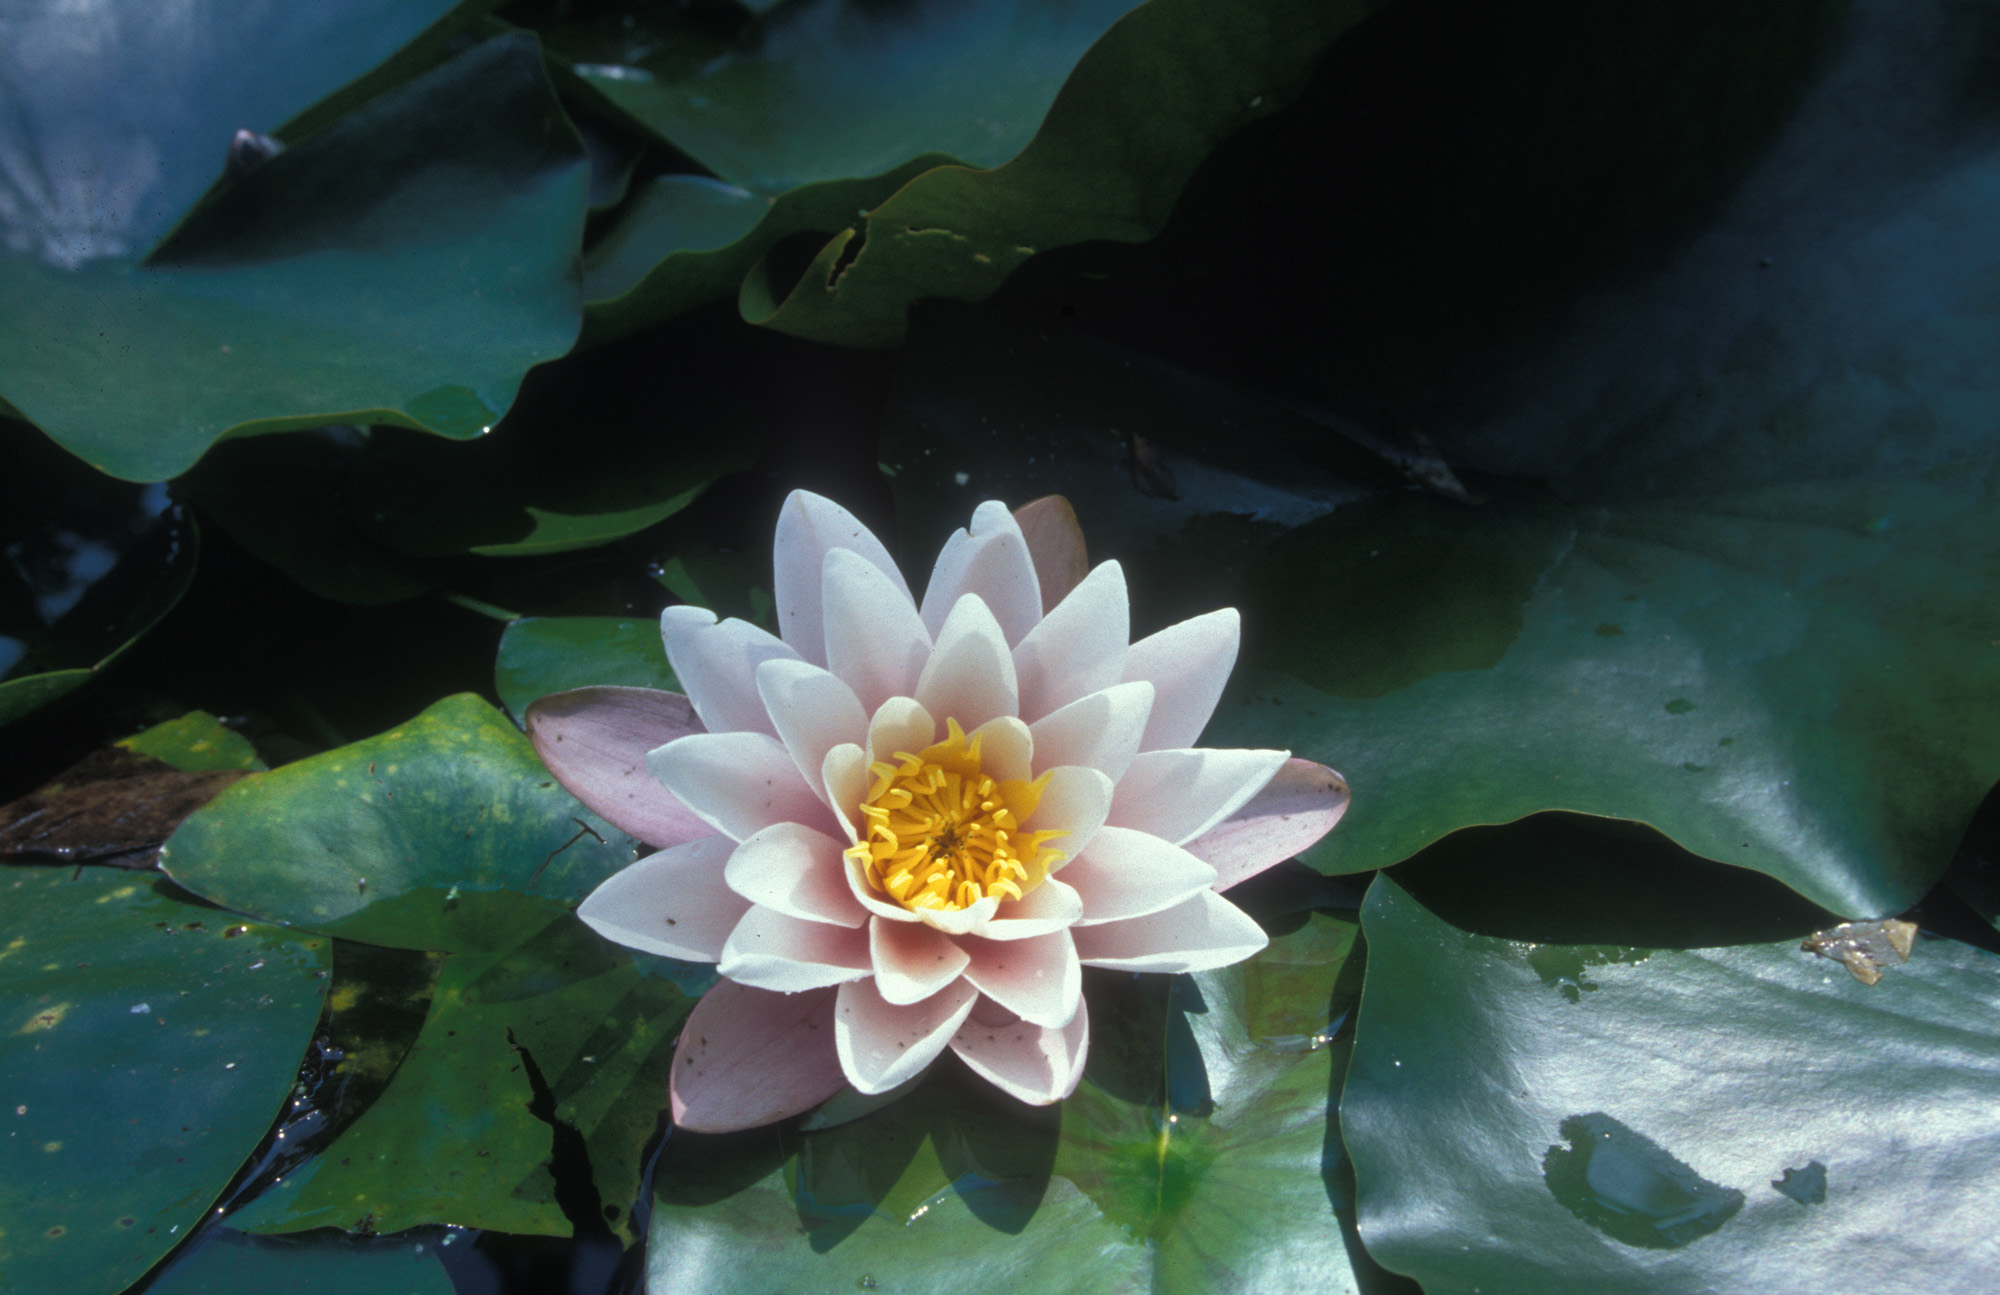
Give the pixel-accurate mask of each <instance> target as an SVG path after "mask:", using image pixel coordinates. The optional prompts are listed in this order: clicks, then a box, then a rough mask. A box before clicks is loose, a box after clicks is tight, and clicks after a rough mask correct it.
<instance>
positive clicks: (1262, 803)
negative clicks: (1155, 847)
mask: <svg viewBox="0 0 2000 1295" xmlns="http://www.w3.org/2000/svg"><path fill="white" fill-rule="evenodd" d="M1347 803H1348V791H1347V779H1345V778H1343V777H1341V776H1340V775H1339V774H1337V773H1335V772H1334V771H1333V770H1331V769H1329V768H1327V767H1326V766H1325V765H1323V764H1314V763H1313V762H1312V761H1311V760H1300V759H1297V758H1294V759H1290V760H1287V761H1285V763H1284V766H1283V767H1282V768H1280V769H1279V770H1278V772H1277V775H1276V776H1275V777H1273V778H1272V779H1271V781H1270V782H1268V783H1266V784H1265V785H1264V790H1262V791H1260V792H1258V793H1257V794H1256V795H1255V796H1252V797H1251V798H1250V799H1249V800H1248V801H1247V802H1245V804H1244V806H1243V808H1241V809H1239V810H1237V811H1236V812H1235V813H1234V814H1231V815H1230V816H1229V817H1228V818H1226V819H1224V820H1222V822H1220V823H1217V824H1216V825H1215V826H1214V827H1211V828H1210V829H1208V831H1206V832H1203V833H1202V834H1201V835H1200V836H1198V837H1196V838H1195V839H1194V840H1192V841H1189V842H1188V843H1187V852H1188V853H1189V854H1191V855H1193V856H1194V857H1195V858H1197V859H1200V860H1202V861H1204V862H1206V863H1209V864H1212V865H1213V866H1214V868H1215V873H1216V877H1215V888H1216V889H1217V890H1228V889H1229V888H1230V887H1231V886H1234V885H1235V884H1236V883H1238V882H1240V881H1247V880H1248V879H1250V878H1251V877H1254V876H1256V875H1257V874H1258V873H1260V872H1262V871H1264V869H1266V868H1268V867H1270V866H1271V865H1272V864H1275V863H1282V862H1283V861H1284V860H1286V859H1289V858H1291V857H1292V856H1293V855H1295V854H1299V853H1302V852H1303V851H1305V850H1307V849H1308V848H1310V847H1311V846H1312V845H1314V844H1315V843H1316V842H1317V841H1318V840H1319V839H1320V838H1321V837H1323V836H1325V835H1326V834H1327V833H1328V832H1330V831H1332V830H1333V825H1334V824H1335V823H1338V822H1339V821H1340V816H1341V815H1342V814H1345V813H1346V812H1347Z"/></svg>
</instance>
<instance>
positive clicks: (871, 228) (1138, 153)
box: [744, 0, 1365, 347]
mask: <svg viewBox="0 0 2000 1295" xmlns="http://www.w3.org/2000/svg"><path fill="white" fill-rule="evenodd" d="M1364 13H1365V7H1364V6H1363V5H1362V4H1361V3H1359V2H1358V0H1354V2H1351V3H1349V2H1344V3H1337V4H1330V5H1329V4H1323V3H1315V2H1313V0H1255V2H1254V3H1237V4H1230V5H1212V4H1204V3H1201V2H1200V0H1150V3H1147V4H1144V5H1141V6H1140V7H1139V8H1138V9H1135V10H1134V11H1133V12H1132V13H1130V14H1128V15H1127V16H1126V17H1125V18H1123V19H1122V20H1120V21H1119V22H1118V23H1117V24H1116V25H1114V26H1113V27H1112V28H1111V30H1110V31H1109V32H1107V33H1106V34H1105V36H1104V39H1102V40H1101V41H1099V42H1098V43H1097V44H1096V45H1095V46H1093V47H1092V48H1091V50H1090V52H1089V53H1088V54H1086V55H1085V56H1084V57H1083V58H1082V60H1081V61H1079V62H1078V63H1077V65H1076V69H1075V71H1074V73H1073V74H1072V75H1071V76H1070V79H1069V81H1068V82H1067V83H1066V84H1065V85H1064V87H1063V91H1062V94H1061V96H1060V97H1059V98H1057V100H1056V101H1055V104H1054V105H1053V106H1052V107H1051V108H1050V109H1049V113H1048V118H1047V120H1046V121H1045V122H1044V123H1043V125H1042V127H1041V129H1040V130H1039V131H1038V132H1037V133H1036V135H1035V138H1034V140H1033V142H1032V143H1030V144H1029V145H1028V147H1027V148H1026V149H1024V150H1023V151H1022V152H1021V154H1020V156H1018V157H1016V158H1014V160H1013V161H1011V162H1008V163H1007V164H1006V165H1005V166H1001V167H999V168H998V169H996V170H992V171H975V170H969V169H966V168H963V167H939V168H937V169H936V170H933V171H930V172H928V173H927V174H925V175H924V176H922V177H920V178H919V179H917V180H915V181H913V182H912V183H910V184H909V185H907V186H906V187H904V188H903V189H902V190H901V191H899V192H898V193H897V194H896V195H895V196H894V197H892V198H890V199H889V200H888V201H887V202H885V203H883V204H881V205H880V206H879V207H876V208H875V209H874V210H872V211H870V212H868V213H867V214H866V216H865V217H864V219H863V220H862V221H861V222H860V223H858V224H850V225H849V227H848V228H847V229H846V231H845V232H843V233H841V234H839V235H837V236H836V237H835V238H834V239H833V241H832V242H830V243H828V244H827V245H826V247H825V249H824V250H823V251H821V252H820V254H819V256H818V258H817V259H816V260H815V261H814V262H813V264H812V266H811V267H810V268H808V269H807V271H806V273H805V277H804V278H803V279H802V280H800V282H799V285H798V287H796V288H794V289H791V291H790V295H788V296H785V297H783V298H782V300H781V301H778V302H774V303H773V308H772V309H768V310H766V309H761V308H758V307H759V303H756V302H754V301H753V300H752V299H751V298H750V297H749V296H748V294H747V293H746V297H745V301H744V306H745V314H746V316H748V317H751V318H753V319H755V320H756V321H757V322H759V323H763V324H767V325H769V326H770V327H773V328H776V329H778V330H779V331H781V332H786V333H792V334H794V335H796V336H799V337H806V338H811V339H814V340H816V341H825V342H838V343H840V344H842V345H847V346H877V347H887V346H895V345H897V344H898V343H900V342H901V340H902V338H903V333H904V327H905V322H906V321H905V314H906V312H907V310H908V307H909V305H910V303H911V302H913V301H915V300H917V299H918V298H921V297H949V298H954V299H957V300H961V301H978V300H982V299H984V298H985V297H987V296H989V295H990V294H991V293H992V292H993V291H994V290H995V289H996V288H998V287H999V286H1000V284H1001V282H1002V280H1004V279H1005V278H1006V277H1007V275H1008V274H1009V273H1010V272H1011V271H1013V270H1014V269H1015V267H1017V266H1019V265H1020V264H1021V263H1022V262H1023V261H1025V260H1027V259H1028V258H1029V257H1031V256H1033V255H1035V254H1036V253H1037V252H1041V251H1047V250H1049V249H1050V248H1056V247H1064V246H1067V245H1070V244H1073V243H1082V242H1087V241H1092V240H1103V239H1108V240H1115V241H1120V242H1142V241H1144V240H1146V239H1148V238H1151V237H1152V236H1153V235H1154V234H1155V233H1157V232H1158V231H1159V229H1160V227H1161V226H1162V225H1163V224H1164V223H1165V221H1166V218H1167V214H1168V212H1169V210H1170V209H1171V208H1172V206H1173V203H1174V199H1175V198H1176V197H1177V196H1178V195H1179V193H1180V190H1181V186H1182V185H1183V184H1184V183H1186V181H1187V178H1188V176H1189V175H1190V174H1191V173H1192V172H1193V171H1194V169H1195V167H1196V165H1197V164H1198V163H1200V161H1201V160H1202V158H1203V157H1205V156H1206V155H1207V154H1208V152H1209V151H1210V150H1211V149H1213V148H1214V147H1215V145H1216V143H1217V142H1218V141H1219V140H1221V139H1222V138H1223V137H1224V136H1226V135H1228V134H1229V133H1230V132H1231V131H1233V130H1235V129H1236V128H1238V127H1239V126H1242V125H1244V124H1245V123H1247V122H1249V121H1252V120H1254V119H1256V118H1258V117H1261V116H1264V115H1266V114H1268V113H1270V112H1271V111H1273V110H1275V109H1276V108H1278V107H1279V106H1280V105H1281V104H1283V103H1284V102H1285V101H1286V100H1288V99H1289V98H1290V97H1291V96H1292V95H1293V94H1295V93H1296V92H1297V91H1298V88H1299V86H1300V85H1301V84H1302V83H1303V82H1304V79H1305V74H1306V72H1307V70H1308V69H1309V68H1310V67H1311V65H1312V62H1313V60H1314V58H1315V57H1316V56H1317V55H1318V54H1319V53H1320V52H1321V51H1322V50H1323V49H1325V48H1326V45H1327V43H1328V42H1330V41H1331V40H1332V39H1333V38H1334V37H1335V36H1337V35H1338V34H1339V33H1340V32H1341V31H1342V30H1344V29H1345V28H1347V27H1349V26H1351V25H1352V24H1353V23H1355V22H1356V21H1358V20H1359V19H1360V18H1361V17H1362V16H1363V15H1364Z"/></svg>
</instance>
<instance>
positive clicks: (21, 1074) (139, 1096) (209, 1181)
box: [0, 867, 326, 1295]
mask: <svg viewBox="0 0 2000 1295" xmlns="http://www.w3.org/2000/svg"><path fill="white" fill-rule="evenodd" d="M0 892H4V895H5V902H4V903H0V960H4V963H0V1083H4V1087H5V1089H6V1093H7V1097H6V1101H7V1109H6V1112H5V1115H4V1118H5V1119H6V1120H7V1131H8V1136H7V1137H6V1138H5V1139H0V1214H4V1216H5V1217H6V1220H7V1223H6V1236H5V1237H4V1238H0V1282H4V1284H5V1285H6V1287H7V1288H8V1289H9V1290H21V1291H63V1292H74V1293H75V1295H93V1293H95V1292H103V1293H104V1295H114V1293H115V1292H117V1291H121V1290H123V1289H124V1288H125V1287H126V1286H127V1285H129V1284H131V1283H132V1282H133V1281H135V1280H136V1279H137V1278H138V1277H139V1276H140V1275H141V1274H143V1273H144V1272H145V1271H146V1270H147V1269H148V1268H150V1267H151V1266H152V1265H153V1263H154V1262H156V1261H157V1260H158V1259H159V1258H160V1256H162V1255H163V1254H165V1253H166V1252H167V1251H168V1250H169V1249H171V1248H172V1247H173V1246H174V1245H175V1244H176V1243H177V1242H178V1241H179V1240H180V1238H181V1237H183V1236H185V1235H186V1233H187V1231H188V1229H189V1228H190V1227H192V1226H193V1225H194V1224H195V1223H197V1222H198V1221H199V1220H200V1219H201V1217H202V1215H203V1214H204V1213H206V1212H207V1210H208V1207H209V1205H210V1204H211V1203H212V1202H213V1201H214V1199H215V1198H216V1196H217V1194H218V1193H220V1192H221V1191H222V1189H223V1188H224V1187H225V1186H226V1185H227V1184H228V1182H229V1179H230V1177H231V1175H232V1174H234V1173H235V1172H236V1168H237V1166H238V1165H240V1164H241V1163H242V1162H243V1160H244V1158H245V1157H247V1156H248V1155H249V1154H250V1153H251V1151H252V1150H254V1149H255V1148H256V1146H257V1144H258V1141H259V1140H260V1139H261V1138H263V1136H264V1134H265V1131H266V1130H268V1129H269V1128H270V1126H271V1121H272V1120H273V1118H274V1117H276V1116H277V1115H278V1113H279V1112H280V1110H282V1109H283V1107H284V1104H285V1099H286V1097H287V1096H288V1094H289V1093H290V1092H291V1088H292V1084H293V1082H294V1080H295V1079H296V1078H297V1075H298V1068H299V1058H300V1056H301V1055H302V1054H303V1053H304V1052H305V1048H306V1043H307V1041H308V1040H309V1039H310V1038H311V1037H312V1030H313V1026H314V1025H315V1024H316V1023H317V1022H318V1020H319V1015H320V1005H321V998H322V994H323V990H324V985H325V982H324V981H323V980H322V977H323V976H324V975H325V972H324V970H323V968H324V966H325V964H326V941H325V940H321V939H308V940H299V939H296V938H294V937H292V936H289V935H287V934H285V933H283V932H280V931H277V930H274V929H272V928H270V927H267V926H262V925H252V924H245V923H240V922H236V921H234V920H232V919H228V918H227V917H226V915H221V914H217V913H216V912H214V911H213V910H212V909H206V908H200V907H196V906H194V905H191V904H184V903H181V902H179V901H177V900H174V899H172V898H169V897H167V896H166V895H165V894H161V893H156V891H155V890H154V888H153V887H152V885H150V884H149V883H148V882H147V881H145V880H143V879H140V878H136V877H133V876H131V875H129V874H126V873H120V872H113V871H109V870H106V869H100V868H85V869H82V870H81V871H80V872H74V873H73V870H72V869H69V868H33V867H11V868H8V869H6V870H5V871H4V872H0Z"/></svg>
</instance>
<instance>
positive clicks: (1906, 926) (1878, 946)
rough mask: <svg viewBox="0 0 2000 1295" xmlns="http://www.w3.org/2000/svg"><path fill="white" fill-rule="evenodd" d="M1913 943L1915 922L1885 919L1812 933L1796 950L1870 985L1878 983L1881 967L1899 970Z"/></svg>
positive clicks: (1914, 940)
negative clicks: (1836, 964)
mask: <svg viewBox="0 0 2000 1295" xmlns="http://www.w3.org/2000/svg"><path fill="white" fill-rule="evenodd" d="M1916 939H1917V924H1916V923H1915V922H1903V921H1898V920H1896V919H1894V918H1889V919H1886V920H1884V921H1880V922H1842V923H1841V924H1840V925H1839V926H1835V927H1829V928H1828V929H1826V930H1824V931H1815V932H1813V934H1811V935H1808V936H1807V937H1806V939H1805V943H1804V944H1801V945H1800V946H1799V947H1800V948H1802V949H1804V950H1806V951H1807V952H1808V953H1817V954H1818V955H1819V956H1820V957H1822V958H1831V959H1833V960H1834V961H1835V962H1839V963H1842V964H1844V965H1845V966H1846V967H1847V969H1848V970H1849V971H1850V972H1852V973H1854V978H1855V979H1856V980H1858V981H1860V982H1861V983H1862V984H1864V985H1872V984H1874V983H1876V982H1877V981H1879V980H1881V979H1882V969H1883V968H1884V967H1895V966H1901V965H1902V964H1903V963H1905V962H1908V961H1909V960H1910V949H1911V948H1912V947H1913V946H1914V945H1915V943H1916Z"/></svg>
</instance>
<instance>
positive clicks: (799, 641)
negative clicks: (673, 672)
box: [682, 490, 914, 718]
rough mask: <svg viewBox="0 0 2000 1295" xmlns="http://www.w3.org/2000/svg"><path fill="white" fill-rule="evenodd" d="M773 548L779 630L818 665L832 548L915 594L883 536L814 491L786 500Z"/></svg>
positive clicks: (822, 662)
mask: <svg viewBox="0 0 2000 1295" xmlns="http://www.w3.org/2000/svg"><path fill="white" fill-rule="evenodd" d="M772 549H773V552H772V571H771V597H772V601H773V602H774V603H776V605H777V609H778V633H779V634H781V635H783V636H784V640H785V642H787V643H789V644H791V645H792V647H793V648H795V649H796V650H797V651H798V654H799V655H800V656H801V657H803V658H805V659H806V660H808V661H810V662H812V663H813V664H814V665H825V664H826V628H825V620H824V617H823V613H822V608H821V602H820V599H821V596H822V595H821V583H820V581H821V578H822V575H821V573H822V571H823V570H824V568H825V564H826V555H827V553H828V551H829V550H832V549H851V550H853V551H854V552H855V553H858V554H860V555H861V556H862V557H864V558H866V559H867V560H868V561H869V563H871V564H872V565H873V566H874V567H875V568H876V569H877V570H879V571H881V572H882V574H883V575H886V576H888V577H889V580H890V583H892V584H894V585H895V586H896V587H897V588H898V589H900V590H902V592H903V596H904V597H905V598H908V597H909V595H910V586H909V585H908V584H906V583H904V580H903V573H902V572H900V571H898V570H897V569H896V563H895V560H894V559H893V558H891V557H890V556H889V550H887V549H885V548H883V547H882V541H880V540H878V539H876V538H875V536H874V535H873V534H872V533H871V532H870V531H869V529H868V528H867V527H866V526H863V525H862V524H861V523H860V522H859V521H857V520H856V519H855V516H854V514H853V513H850V512H848V511H847V510H846V509H845V508H842V507H841V506H840V505H839V504H836V503H834V502H833V501H832V500H831V499H826V498H823V497H821V496H819V495H816V494H813V493H812V492H811V491H808V490H794V491H793V492H792V493H791V496H790V498H788V499H786V500H785V506H784V508H783V510H781V511H780V512H779V513H778V534H777V539H776V540H775V542H774V543H773V545H772ZM912 601H914V600H912ZM682 682H686V680H685V679H683V680H682ZM703 718H706V716H704V717H703Z"/></svg>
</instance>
